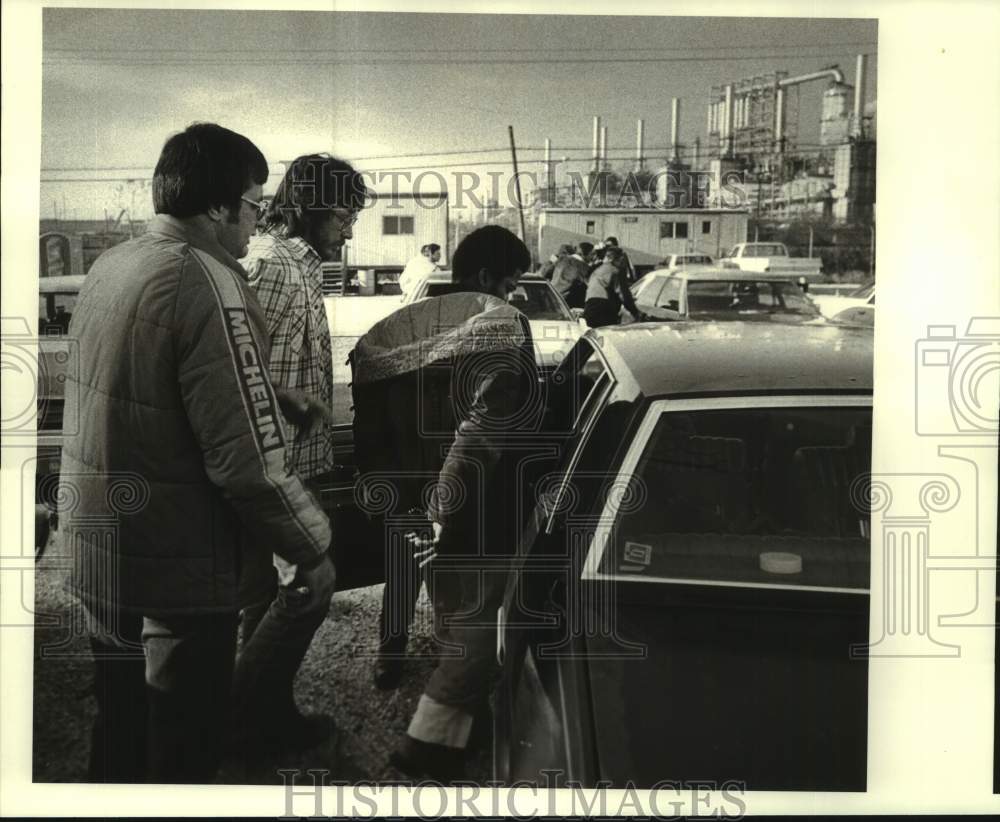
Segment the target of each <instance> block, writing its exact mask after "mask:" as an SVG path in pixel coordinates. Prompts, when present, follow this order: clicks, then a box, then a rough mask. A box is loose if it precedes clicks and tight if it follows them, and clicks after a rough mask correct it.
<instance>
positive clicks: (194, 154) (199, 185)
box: [153, 123, 267, 218]
mask: <svg viewBox="0 0 1000 822" xmlns="http://www.w3.org/2000/svg"><path fill="white" fill-rule="evenodd" d="M265 182H267V160H266V159H265V158H264V155H263V154H261V153H260V149H259V148H257V146H255V145H254V144H253V143H252V142H250V140H248V139H247V138H246V137H244V136H243V135H242V134H237V133H236V132H235V131H230V130H229V129H228V128H223V127H222V126H219V125H216V124H215V123H194V124H192V125H190V126H188V127H187V128H186V129H184V131H182V132H181V133H180V134H174V135H173V136H172V137H170V138H169V139H168V140H167V142H166V143H164V145H163V150H162V151H161V152H160V159H159V160H158V161H157V163H156V169H155V170H154V171H153V210H154V211H155V212H156V213H157V214H170V215H171V216H173V217H181V218H183V217H194V216H196V215H198V214H204V213H205V212H206V211H208V209H209V208H213V207H214V208H219V207H221V206H225V207H227V208H228V209H229V210H230V211H234V212H238V211H239V207H240V197H241V196H242V195H243V192H244V191H246V190H247V189H248V188H250V187H251V186H252V185H254V183H257V184H258V185H263V184H264V183H265Z"/></svg>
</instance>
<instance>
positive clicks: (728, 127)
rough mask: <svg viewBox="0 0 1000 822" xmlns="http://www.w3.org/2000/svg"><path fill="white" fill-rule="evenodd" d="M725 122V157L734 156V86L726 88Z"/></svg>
mask: <svg viewBox="0 0 1000 822" xmlns="http://www.w3.org/2000/svg"><path fill="white" fill-rule="evenodd" d="M722 121H723V126H724V129H723V132H722V133H723V144H722V146H723V148H722V156H723V157H727V158H728V157H732V156H733V84H732V83H729V84H728V85H727V86H726V108H725V111H724V112H723V115H722Z"/></svg>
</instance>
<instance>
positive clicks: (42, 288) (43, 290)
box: [38, 274, 86, 294]
mask: <svg viewBox="0 0 1000 822" xmlns="http://www.w3.org/2000/svg"><path fill="white" fill-rule="evenodd" d="M84 279H86V278H85V277H84V275H83V274H70V275H68V276H66V277H39V278H38V293H39V294H63V293H72V292H74V291H79V290H80V289H81V288H83V281H84Z"/></svg>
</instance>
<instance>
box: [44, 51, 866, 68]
mask: <svg viewBox="0 0 1000 822" xmlns="http://www.w3.org/2000/svg"><path fill="white" fill-rule="evenodd" d="M850 54H851V55H853V52H851V53H850ZM847 55H848V52H840V53H831V54H819V53H817V54H757V55H743V56H732V57H708V56H700V57H598V58H594V57H576V58H568V59H562V58H557V59H548V58H512V59H510V60H503V59H498V60H475V59H466V58H459V59H454V58H443V59H432V60H412V59H400V60H391V59H390V60H382V59H338V58H330V59H302V60H296V59H290V58H281V57H276V58H269V59H268V60H267V61H263V60H261V59H260V58H259V57H257V58H255V59H242V58H240V59H235V60H223V59H208V60H206V59H197V60H180V59H177V60H152V59H150V60H140V59H134V58H127V57H116V56H115V55H108V56H106V57H100V58H95V59H89V58H82V57H77V58H56V59H49V60H46V59H44V58H43V59H42V64H43V65H50V66H58V65H65V66H85V65H95V66H96V65H107V66H183V67H190V66H240V65H247V66H256V67H258V68H273V67H275V66H305V67H313V68H315V67H317V66H355V65H357V66H369V67H376V66H460V65H477V66H493V65H497V66H501V65H518V66H528V65H608V64H637V63H638V64H642V65H650V64H667V63H731V62H740V61H753V62H760V61H763V60H799V59H803V60H804V59H809V60H813V59H817V60H818V59H831V58H834V57H844V56H847ZM865 55H866V56H873V54H872V53H871V52H865Z"/></svg>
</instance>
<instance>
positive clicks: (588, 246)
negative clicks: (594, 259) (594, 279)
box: [580, 240, 594, 257]
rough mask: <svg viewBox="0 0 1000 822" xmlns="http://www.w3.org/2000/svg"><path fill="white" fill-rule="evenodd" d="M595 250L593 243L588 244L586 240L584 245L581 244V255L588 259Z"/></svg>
mask: <svg viewBox="0 0 1000 822" xmlns="http://www.w3.org/2000/svg"><path fill="white" fill-rule="evenodd" d="M593 250H594V244H593V243H588V242H587V241H586V240H584V241H583V242H582V243H580V253H581V254H582V255H583V256H584V257H586V256H587V255H588V254H590V252H591V251H593Z"/></svg>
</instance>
